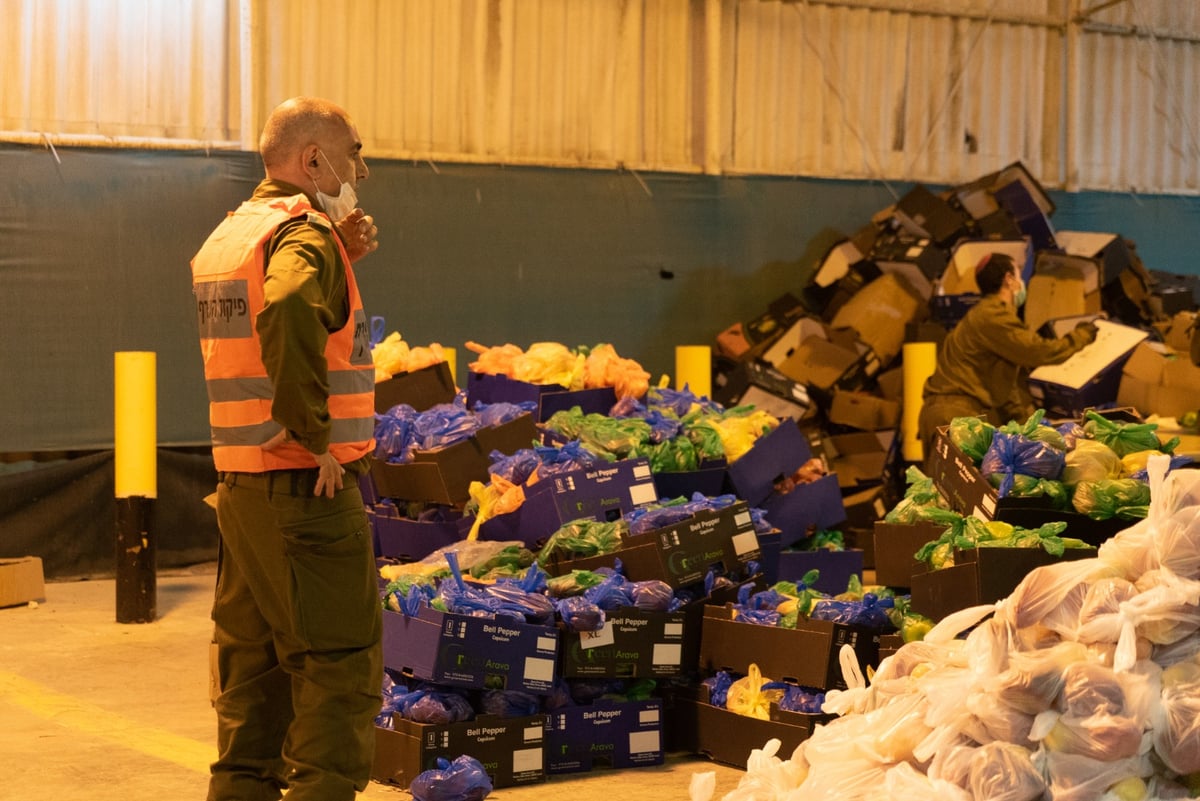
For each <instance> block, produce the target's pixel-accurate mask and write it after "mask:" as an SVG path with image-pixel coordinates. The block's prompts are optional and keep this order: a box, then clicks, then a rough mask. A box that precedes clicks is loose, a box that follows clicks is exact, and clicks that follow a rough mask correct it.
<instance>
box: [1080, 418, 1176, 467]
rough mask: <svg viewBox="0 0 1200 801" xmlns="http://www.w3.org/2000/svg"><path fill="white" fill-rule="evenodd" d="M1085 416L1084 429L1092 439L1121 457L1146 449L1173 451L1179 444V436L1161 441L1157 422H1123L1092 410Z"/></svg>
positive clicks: (1164, 451)
mask: <svg viewBox="0 0 1200 801" xmlns="http://www.w3.org/2000/svg"><path fill="white" fill-rule="evenodd" d="M1084 418H1085V422H1084V424H1083V429H1084V431H1086V432H1087V433H1088V435H1089V436H1090V437H1091V438H1092V439H1096V440H1099V441H1100V442H1103V443H1104V444H1105V445H1107V446H1108V447H1110V448H1112V449H1113V450H1114V451H1115V452H1116V454H1117V456H1119V457H1120V456H1125V455H1126V454H1129V453H1135V452H1137V451H1145V450H1156V451H1161V452H1162V453H1171V452H1172V451H1174V450H1175V446H1176V445H1178V444H1179V437H1172V438H1171V439H1170V440H1168V441H1167V442H1160V441H1159V439H1158V435H1157V434H1155V433H1154V432H1155V431H1157V430H1158V424H1157V423H1122V422H1119V421H1116V420H1108V419H1106V418H1105V417H1104V416H1103V415H1101V414H1100V413H1098V412H1095V411H1091V410H1089V411H1088V412H1086V413H1085V414H1084ZM1076 447H1078V445H1077V446H1076Z"/></svg>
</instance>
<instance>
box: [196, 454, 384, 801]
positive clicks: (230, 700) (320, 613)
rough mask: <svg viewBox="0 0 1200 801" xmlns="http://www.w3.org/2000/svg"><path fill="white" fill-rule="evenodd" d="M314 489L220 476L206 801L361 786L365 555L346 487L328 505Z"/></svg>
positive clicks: (370, 743) (374, 671) (372, 620)
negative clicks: (211, 751)
mask: <svg viewBox="0 0 1200 801" xmlns="http://www.w3.org/2000/svg"><path fill="white" fill-rule="evenodd" d="M315 477H316V471H315V470H284V471H273V472H271V473H265V474H250V473H224V474H222V475H221V476H220V479H221V480H220V483H219V484H218V486H217V522H218V525H219V528H220V532H221V549H220V561H219V565H218V570H217V586H216V593H215V597H214V601H213V611H212V617H213V624H214V625H213V639H214V641H215V644H216V660H215V663H216V668H215V670H216V674H217V676H216V679H217V691H218V695H217V697H216V699H215V702H214V703H215V706H216V711H217V747H218V757H217V761H216V762H214V763H213V765H212V775H211V778H210V781H209V791H208V799H209V801H233V800H234V799H236V800H237V801H276V799H279V798H280V797H281V796H283V797H284V798H286V799H288V800H289V801H352V799H353V798H354V796H355V792H356V791H360V790H362V789H364V788H365V787H366V785H367V782H368V781H369V779H370V769H371V760H372V758H373V755H374V731H375V730H374V719H375V716H376V715H377V714H378V712H379V708H380V695H381V688H382V679H383V664H382V649H381V646H380V632H381V627H382V624H381V606H380V601H379V589H378V579H377V573H376V568H375V555H374V548H373V545H372V539H371V535H370V531H369V523H368V521H367V517H366V512H365V510H364V508H363V502H362V495H361V493H360V492H359V489H358V486H357V484H356V483H355V482H354V480H353V476H351V475H349V474H348V475H347V476H346V479H347V481H346V486H345V488H344V489H343V490H341V491H339V492H338V493H337V494H336V495H335V496H334V497H333V498H326V497H314V496H313V494H312V491H313V481H315ZM285 792H286V795H283V794H284V793H285Z"/></svg>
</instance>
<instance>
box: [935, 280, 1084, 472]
mask: <svg viewBox="0 0 1200 801" xmlns="http://www.w3.org/2000/svg"><path fill="white" fill-rule="evenodd" d="M1094 338H1095V334H1094V332H1093V331H1091V330H1090V329H1083V328H1077V329H1075V330H1073V331H1071V332H1070V333H1069V334H1067V335H1066V336H1065V337H1062V338H1060V339H1047V338H1046V337H1043V336H1041V335H1040V334H1038V333H1036V332H1035V331H1031V330H1029V328H1028V326H1026V325H1025V323H1024V322H1022V321H1021V319H1020V318H1019V317H1017V313H1016V310H1015V309H1014V308H1013V307H1012V306H1010V305H1009V304H1008V303H1006V302H1005V301H1004V300H1003V299H1001V298H1000V297H999V296H998V295H985V296H984V297H983V298H982V299H981V300H980V301H979V303H977V304H976V305H975V306H973V307H972V308H971V310H970V311H968V312H967V314H966V316H965V317H963V319H962V320H961V321H960V322H959V323H958V325H956V326H955V327H954V329H953V330H952V331H950V333H949V334H947V336H946V339H945V340H944V341H943V342H942V344H941V345H940V346H939V347H938V354H937V368H936V369H935V370H934V373H933V375H931V376H930V377H929V379H928V380H927V381H926V382H925V390H924V396H923V402H922V406H921V414H920V416H919V420H918V427H919V431H920V437H921V442H922V443H923V445H924V446H925V454H926V456H928V455H929V453H930V449H929V445H930V442H931V441H932V440H933V434H934V431H935V430H936V429H937V428H939V427H941V426H945V425H949V423H950V421H951V420H952V419H954V418H955V417H983V418H986V419H988V420H989V421H990V422H992V423H994V424H997V425H1000V424H1003V423H1007V422H1008V421H1009V420H1019V421H1020V422H1024V421H1025V420H1026V419H1027V418H1028V417H1029V415H1031V414H1033V412H1034V405H1033V398H1032V397H1031V396H1030V395H1029V388H1028V378H1029V371H1030V370H1032V369H1033V368H1035V367H1040V366H1041V365H1044V364H1059V363H1061V362H1064V361H1066V360H1067V359H1068V358H1069V357H1070V356H1071V355H1072V354H1074V353H1075V352H1077V351H1079V350H1081V349H1082V348H1083V347H1084V346H1085V345H1088V344H1089V343H1091V342H1092V340H1093V339H1094Z"/></svg>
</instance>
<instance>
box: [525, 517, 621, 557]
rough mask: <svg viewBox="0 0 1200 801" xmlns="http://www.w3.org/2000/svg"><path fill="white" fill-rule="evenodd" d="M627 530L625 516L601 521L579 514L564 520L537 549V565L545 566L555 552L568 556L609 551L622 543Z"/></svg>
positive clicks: (596, 554)
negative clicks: (565, 521)
mask: <svg viewBox="0 0 1200 801" xmlns="http://www.w3.org/2000/svg"><path fill="white" fill-rule="evenodd" d="M628 531H629V524H628V523H626V522H625V521H624V520H614V521H612V522H604V521H600V520H592V519H591V518H582V519H580V520H572V521H570V522H569V523H564V524H563V525H562V526H560V527H559V529H558V530H557V531H555V532H554V533H553V534H551V535H550V538H549V539H548V540H546V544H545V545H543V546H542V549H541V550H540V551H538V556H537V562H538V565H539V566H540V567H545V566H546V563H547V562H549V561H550V557H551V556H552V555H553V554H556V553H558V554H562V555H564V556H566V557H568V558H570V557H583V556H598V555H600V554H606V553H612V552H613V551H616V550H618V549H619V548H620V547H621V535H622V533H623V532H624V533H627V532H628Z"/></svg>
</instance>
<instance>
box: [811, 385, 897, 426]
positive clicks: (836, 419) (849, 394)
mask: <svg viewBox="0 0 1200 801" xmlns="http://www.w3.org/2000/svg"><path fill="white" fill-rule="evenodd" d="M827 417H828V418H829V422H831V423H835V424H837V425H843V426H849V427H850V428H857V429H859V430H861V431H878V430H880V429H885V428H886V429H895V428H896V427H897V426H898V425H900V403H899V402H898V401H894V400H887V399H886V398H882V397H880V396H878V395H872V394H870V393H867V392H859V391H855V390H845V389H835V390H834V391H833V400H832V401H831V402H830V404H829V411H828V413H827Z"/></svg>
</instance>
